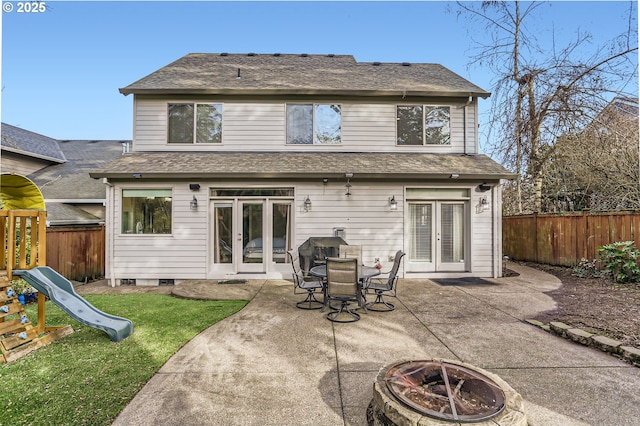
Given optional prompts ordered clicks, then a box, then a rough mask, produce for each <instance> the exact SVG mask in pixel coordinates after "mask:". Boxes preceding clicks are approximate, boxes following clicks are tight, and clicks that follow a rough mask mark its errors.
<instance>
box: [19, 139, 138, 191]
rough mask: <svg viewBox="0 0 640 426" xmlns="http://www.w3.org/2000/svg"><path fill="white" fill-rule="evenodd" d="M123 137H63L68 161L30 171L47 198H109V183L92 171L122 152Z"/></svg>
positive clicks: (30, 177) (32, 178) (62, 142)
mask: <svg viewBox="0 0 640 426" xmlns="http://www.w3.org/2000/svg"><path fill="white" fill-rule="evenodd" d="M124 142H130V141H119V140H61V141H59V144H60V147H61V148H62V150H63V152H64V154H65V157H66V158H67V160H68V161H67V162H66V163H64V164H56V165H53V166H49V167H46V168H44V169H42V170H39V171H37V172H35V173H32V174H31V175H29V179H31V180H33V181H34V182H35V183H36V184H37V185H38V186H39V187H40V190H41V191H42V195H44V198H45V199H65V200H70V199H84V200H90V199H93V200H100V199H104V198H105V193H106V187H105V186H104V184H103V183H102V182H100V181H98V180H95V179H91V178H90V177H89V171H90V170H93V169H95V168H98V167H102V166H104V165H105V164H107V163H108V162H109V161H111V160H113V159H114V158H116V157H118V156H119V155H120V154H121V153H122V144H123V143H124Z"/></svg>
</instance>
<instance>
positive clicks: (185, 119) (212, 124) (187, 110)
mask: <svg viewBox="0 0 640 426" xmlns="http://www.w3.org/2000/svg"><path fill="white" fill-rule="evenodd" d="M168 111H169V132H168V140H167V142H169V143H222V104H209V103H207V104H204V103H203V104H196V103H172V104H169V107H168Z"/></svg>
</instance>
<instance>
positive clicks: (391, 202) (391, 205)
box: [389, 195, 398, 210]
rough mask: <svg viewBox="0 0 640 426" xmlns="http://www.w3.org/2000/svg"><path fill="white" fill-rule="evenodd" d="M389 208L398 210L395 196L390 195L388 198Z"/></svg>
mask: <svg viewBox="0 0 640 426" xmlns="http://www.w3.org/2000/svg"><path fill="white" fill-rule="evenodd" d="M389 208H390V209H391V210H398V202H397V201H396V196H395V195H392V196H391V198H390V199H389Z"/></svg>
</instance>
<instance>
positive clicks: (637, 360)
mask: <svg viewBox="0 0 640 426" xmlns="http://www.w3.org/2000/svg"><path fill="white" fill-rule="evenodd" d="M526 322H528V323H529V324H531V325H534V326H536V327H538V328H541V329H543V330H545V331H547V332H550V333H553V334H555V335H557V336H560V337H563V338H565V339H569V340H572V341H574V342H576V343H580V344H582V345H585V346H589V347H592V348H596V349H599V350H601V351H603V352H607V353H609V354H611V355H613V356H616V357H619V358H622V359H623V360H624V361H626V362H629V363H630V364H632V365H634V366H636V367H640V349H638V348H634V347H633V346H628V345H623V344H622V342H619V341H617V340H614V339H611V338H609V337H606V336H601V335H598V334H593V333H589V332H586V331H584V330H582V329H580V328H576V327H573V326H571V325H568V324H565V323H563V322H560V321H551V322H550V323H549V324H544V323H542V322H540V321H537V320H533V319H528V320H526Z"/></svg>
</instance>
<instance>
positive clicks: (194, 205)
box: [189, 195, 198, 210]
mask: <svg viewBox="0 0 640 426" xmlns="http://www.w3.org/2000/svg"><path fill="white" fill-rule="evenodd" d="M189 208H190V209H191V210H198V199H197V198H196V196H195V195H194V196H193V199H192V200H191V201H190V202H189Z"/></svg>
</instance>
